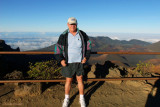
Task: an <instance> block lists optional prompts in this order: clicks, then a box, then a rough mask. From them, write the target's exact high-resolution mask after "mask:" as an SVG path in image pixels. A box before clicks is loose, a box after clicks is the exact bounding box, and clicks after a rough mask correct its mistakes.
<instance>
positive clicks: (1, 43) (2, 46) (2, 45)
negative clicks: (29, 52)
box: [0, 39, 20, 51]
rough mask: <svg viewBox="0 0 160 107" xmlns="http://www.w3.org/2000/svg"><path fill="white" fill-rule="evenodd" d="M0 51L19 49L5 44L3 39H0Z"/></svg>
mask: <svg viewBox="0 0 160 107" xmlns="http://www.w3.org/2000/svg"><path fill="white" fill-rule="evenodd" d="M0 51H20V49H19V47H18V48H17V49H12V48H11V46H10V45H7V44H6V43H5V41H4V40H1V39H0Z"/></svg>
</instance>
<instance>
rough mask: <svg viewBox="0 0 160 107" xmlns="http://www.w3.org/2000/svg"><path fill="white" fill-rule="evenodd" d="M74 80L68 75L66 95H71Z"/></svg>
mask: <svg viewBox="0 0 160 107" xmlns="http://www.w3.org/2000/svg"><path fill="white" fill-rule="evenodd" d="M72 80H73V78H67V77H66V83H65V95H69V93H70V89H71V83H72Z"/></svg>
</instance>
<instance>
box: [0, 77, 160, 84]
mask: <svg viewBox="0 0 160 107" xmlns="http://www.w3.org/2000/svg"><path fill="white" fill-rule="evenodd" d="M158 79H160V77H134V78H132V77H126V78H88V79H87V80H86V81H122V80H158ZM65 81H66V80H65V79H54V80H0V83H27V82H65Z"/></svg>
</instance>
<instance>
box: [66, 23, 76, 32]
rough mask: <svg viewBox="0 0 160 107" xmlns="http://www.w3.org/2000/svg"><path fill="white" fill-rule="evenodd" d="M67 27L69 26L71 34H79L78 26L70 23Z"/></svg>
mask: <svg viewBox="0 0 160 107" xmlns="http://www.w3.org/2000/svg"><path fill="white" fill-rule="evenodd" d="M67 25H68V28H69V31H70V32H77V25H76V24H69V23H68V24H67Z"/></svg>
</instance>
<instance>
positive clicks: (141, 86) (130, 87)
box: [0, 81, 160, 107]
mask: <svg viewBox="0 0 160 107" xmlns="http://www.w3.org/2000/svg"><path fill="white" fill-rule="evenodd" d="M155 83H156V82H155ZM157 83H158V84H159V81H158V82H157ZM49 84H50V86H48V87H45V89H44V90H43V92H42V94H41V95H37V96H27V95H26V96H24V97H17V96H15V95H14V87H13V86H11V85H0V106H1V107H61V106H62V101H63V99H64V83H61V84H60V83H56V84H55V83H52V84H51V83H49ZM158 90H160V89H159V86H156V85H153V86H152V85H149V84H146V83H145V81H115V82H113V81H111V82H110V81H108V82H85V100H86V104H87V107H151V105H152V107H153V103H154V104H155V103H156V102H158V99H159V98H160V97H159V95H160V93H159V91H158ZM159 104H160V103H157V104H155V106H154V107H156V106H157V107H158V105H159ZM70 107H80V104H79V93H78V88H77V84H76V83H73V84H72V88H71V93H70Z"/></svg>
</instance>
